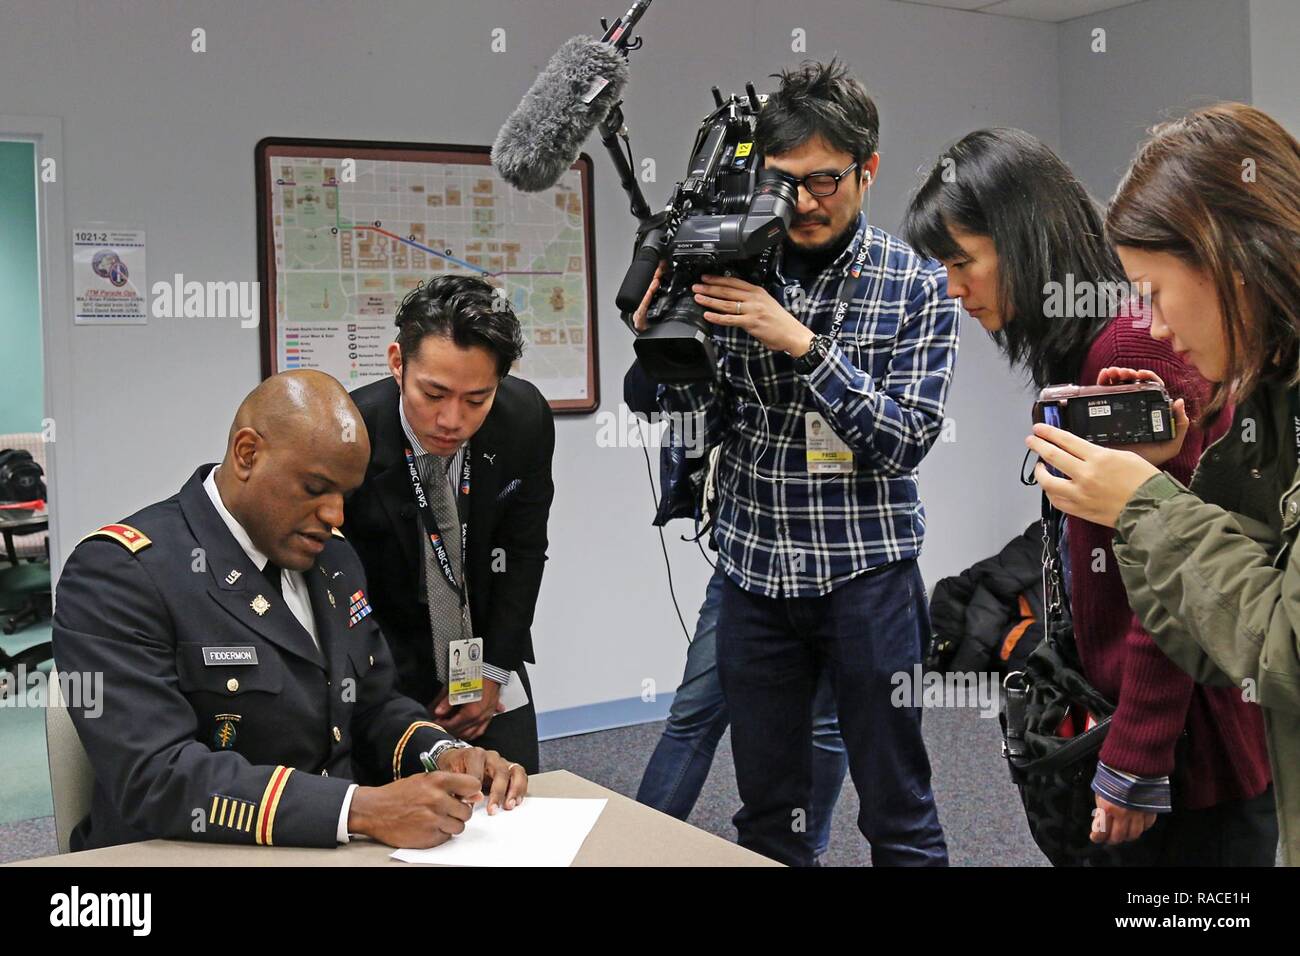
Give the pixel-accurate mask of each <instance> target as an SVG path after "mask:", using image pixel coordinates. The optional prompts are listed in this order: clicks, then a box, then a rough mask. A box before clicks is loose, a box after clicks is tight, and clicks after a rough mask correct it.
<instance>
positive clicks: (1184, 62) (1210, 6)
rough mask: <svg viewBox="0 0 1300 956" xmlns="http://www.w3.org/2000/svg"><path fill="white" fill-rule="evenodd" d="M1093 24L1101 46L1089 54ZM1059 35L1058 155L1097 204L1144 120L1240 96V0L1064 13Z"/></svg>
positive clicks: (1245, 64) (1244, 21) (1175, 1)
mask: <svg viewBox="0 0 1300 956" xmlns="http://www.w3.org/2000/svg"><path fill="white" fill-rule="evenodd" d="M1280 2H1281V3H1282V4H1285V5H1287V6H1292V7H1294V6H1296V3H1295V0H1280ZM1096 29H1104V30H1105V31H1106V36H1105V39H1106V52H1104V53H1095V52H1093V46H1092V44H1093V31H1094V30H1096ZM1059 39H1060V87H1061V139H1062V149H1063V155H1064V157H1065V159H1066V160H1067V161H1068V162H1069V163H1070V164H1071V166H1072V167H1073V168H1074V170H1075V173H1076V174H1077V175H1078V176H1079V178H1080V179H1081V180H1082V181H1083V182H1084V184H1085V185H1086V186H1087V187H1088V189H1089V191H1090V192H1091V193H1092V194H1093V195H1094V196H1095V197H1097V198H1098V199H1100V200H1102V201H1103V202H1104V201H1106V200H1108V199H1109V198H1110V196H1111V194H1112V193H1113V192H1114V191H1115V187H1116V186H1117V185H1119V178H1120V176H1121V175H1122V174H1123V173H1124V170H1126V169H1127V168H1128V165H1129V163H1130V162H1131V161H1132V159H1133V154H1134V152H1135V150H1136V149H1137V146H1138V144H1139V143H1141V142H1142V141H1143V140H1144V139H1145V138H1146V131H1147V130H1148V129H1149V128H1150V127H1151V126H1153V125H1154V124H1156V123H1158V122H1160V121H1161V120H1165V119H1171V118H1173V117H1176V116H1178V115H1180V114H1181V113H1183V112H1186V111H1187V110H1188V109H1192V108H1194V107H1197V106H1205V105H1207V104H1209V103H1214V102H1217V101H1220V100H1238V101H1243V102H1249V101H1250V96H1251V89H1250V61H1251V47H1250V5H1249V3H1248V0H1146V2H1144V3H1137V4H1133V5H1132V6H1127V7H1118V8H1116V9H1114V10H1107V11H1104V12H1102V13H1097V14H1092V15H1089V16H1086V17H1079V18H1078V19H1075V20H1070V21H1068V22H1067V23H1064V24H1062V25H1061V28H1060V38H1059ZM1293 49H1294V48H1293ZM1292 59H1293V61H1294V54H1293V53H1292Z"/></svg>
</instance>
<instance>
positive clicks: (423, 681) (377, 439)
mask: <svg viewBox="0 0 1300 956" xmlns="http://www.w3.org/2000/svg"><path fill="white" fill-rule="evenodd" d="M352 400H353V401H354V402H356V404H357V408H359V409H360V410H361V415H362V418H364V419H365V423H366V429H367V430H368V431H369V433H370V464H369V466H368V467H367V468H366V478H365V481H364V482H362V485H361V487H360V488H358V489H357V490H356V491H355V492H354V493H353V495H352V497H351V499H350V500H349V501H348V503H347V506H346V508H345V509H344V524H343V532H344V534H346V535H347V537H348V540H349V541H350V542H351V543H352V545H353V547H355V548H356V549H357V553H358V554H359V555H361V560H362V562H363V563H364V564H365V568H366V575H367V577H368V578H369V579H370V582H371V585H370V587H371V596H370V602H371V604H373V605H374V608H375V616H376V617H377V618H379V626H380V627H381V628H382V629H383V632H384V636H385V637H387V638H388V643H389V646H390V647H391V648H392V651H393V657H394V659H395V660H396V662H397V686H398V688H399V689H400V690H401V691H402V693H404V694H407V695H409V696H411V697H414V698H415V699H416V700H418V701H421V702H425V703H427V702H430V701H432V700H433V699H434V698H435V697H436V696H437V693H438V690H439V689H440V686H441V685H440V684H439V683H438V678H437V675H436V671H435V669H434V664H433V641H432V638H431V637H430V634H429V610H428V605H427V604H425V603H424V601H422V600H421V597H422V595H421V584H420V568H421V565H422V564H423V562H424V553H423V550H422V539H421V535H422V534H423V531H422V529H421V527H420V519H419V515H418V514H417V512H416V508H415V499H414V496H413V494H412V492H411V481H410V477H409V473H408V471H407V467H406V459H405V457H404V454H403V453H404V450H405V448H406V435H405V434H404V433H403V431H402V422H401V419H400V418H399V417H398V412H397V402H398V388H397V382H396V381H395V380H394V379H392V378H391V377H389V378H385V379H384V380H383V381H380V382H374V383H372V384H370V385H366V386H363V387H361V388H359V389H357V390H356V391H355V392H353V393H352ZM554 451H555V420H554V418H553V416H552V414H551V407H550V405H549V404H548V403H547V401H546V399H545V398H543V397H542V393H541V392H539V391H538V390H537V388H536V386H534V385H532V384H530V383H528V382H525V381H523V380H522V379H518V378H515V377H514V376H511V375H507V376H506V377H505V378H503V379H502V380H501V385H500V387H499V388H498V389H497V394H496V398H495V400H494V401H493V404H492V410H491V411H490V412H488V415H487V418H485V419H484V421H483V425H482V427H481V428H480V429H479V430H478V433H477V434H476V435H475V436H474V437H473V438H472V439H470V443H469V454H471V455H473V459H472V462H473V463H472V466H471V468H472V479H471V490H470V497H469V556H468V559H467V561H466V566H467V571H468V573H467V574H466V582H467V586H468V589H469V602H470V614H471V617H472V619H473V621H474V634H475V636H476V637H481V638H483V657H484V659H485V660H486V661H487V662H488V663H489V664H493V665H495V666H496V667H501V668H504V669H505V670H518V669H519V667H520V666H521V665H522V664H523V662H525V661H528V662H532V661H533V660H534V657H533V640H532V630H531V629H532V624H533V610H534V608H535V606H536V604H537V593H538V591H539V590H540V589H541V585H542V566H543V564H544V563H545V561H546V544H547V541H546V521H547V518H548V516H549V515H550V511H551V500H552V499H553V498H554V496H555V485H554V483H553V482H552V480H551V458H552V456H553V454H554Z"/></svg>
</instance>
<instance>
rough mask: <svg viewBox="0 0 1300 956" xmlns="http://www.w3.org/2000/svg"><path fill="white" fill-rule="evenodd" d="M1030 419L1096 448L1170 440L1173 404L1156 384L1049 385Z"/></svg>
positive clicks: (1040, 393)
mask: <svg viewBox="0 0 1300 956" xmlns="http://www.w3.org/2000/svg"><path fill="white" fill-rule="evenodd" d="M1034 421H1035V422H1046V423H1047V424H1048V425H1054V426H1056V427H1057V428H1063V429H1065V430H1066V431H1068V432H1070V433H1071V434H1074V435H1078V436H1079V437H1080V438H1082V439H1085V440H1086V441H1090V442H1092V443H1093V444H1095V445H1132V444H1137V443H1139V442H1164V441H1169V440H1170V439H1171V438H1173V437H1174V412H1173V406H1172V405H1171V403H1170V401H1169V393H1168V392H1167V391H1165V387H1164V386H1163V385H1161V384H1160V383H1158V382H1134V383H1132V384H1129V385H1053V386H1050V387H1049V388H1045V389H1043V390H1042V391H1041V392H1039V393H1038V401H1036V402H1035V403H1034Z"/></svg>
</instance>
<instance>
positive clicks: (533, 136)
mask: <svg viewBox="0 0 1300 956" xmlns="http://www.w3.org/2000/svg"><path fill="white" fill-rule="evenodd" d="M627 75H628V70H627V59H626V57H625V56H624V54H623V52H622V50H621V48H620V47H619V45H618V44H617V43H607V42H605V41H603V40H597V39H595V38H593V37H589V36H578V37H573V38H572V39H570V40H568V41H567V42H566V43H565V44H564V46H562V47H560V49H559V51H558V52H557V53H556V54H555V56H553V57H551V62H550V63H548V64H547V65H546V69H545V70H543V71H542V73H541V74H540V75H539V76H538V77H537V79H536V80H535V81H534V82H533V85H532V86H531V87H530V88H529V90H528V92H527V93H525V94H524V98H523V100H521V101H520V103H519V106H518V108H517V109H516V110H515V111H514V113H512V114H511V115H510V118H509V119H508V120H506V122H505V125H504V126H502V127H501V131H500V132H499V133H498V134H497V138H496V142H495V143H493V145H492V165H493V166H495V167H496V170H497V172H498V173H500V174H501V178H503V179H504V180H505V181H506V182H508V183H510V185H512V186H514V187H515V188H516V189H521V190H523V191H524V192H539V191H540V190H543V189H549V188H550V187H552V186H554V185H555V184H556V183H558V182H559V181H560V177H561V176H563V175H564V173H565V170H567V169H568V168H569V167H570V166H572V165H573V163H574V161H575V160H577V158H578V153H579V152H580V151H581V150H582V144H583V143H584V142H586V140H587V137H588V136H590V135H591V133H592V131H593V130H594V129H596V127H598V126H599V125H600V124H601V123H603V122H604V121H605V118H606V117H607V116H608V115H609V112H610V110H611V109H612V108H613V107H614V105H615V104H617V103H618V102H619V99H620V97H621V96H622V94H623V87H624V86H626V85H627Z"/></svg>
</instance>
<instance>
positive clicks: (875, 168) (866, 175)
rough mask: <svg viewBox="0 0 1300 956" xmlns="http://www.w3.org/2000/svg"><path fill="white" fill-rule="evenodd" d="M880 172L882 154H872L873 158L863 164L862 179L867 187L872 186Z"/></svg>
mask: <svg viewBox="0 0 1300 956" xmlns="http://www.w3.org/2000/svg"><path fill="white" fill-rule="evenodd" d="M879 171H880V154H879V153H872V154H871V157H870V158H869V159H868V160H867V161H866V162H865V163H863V164H862V178H863V180H864V181H865V183H866V185H868V186H870V185H871V184H872V183H873V182H875V179H876V174H877V173H878V172H879Z"/></svg>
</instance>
